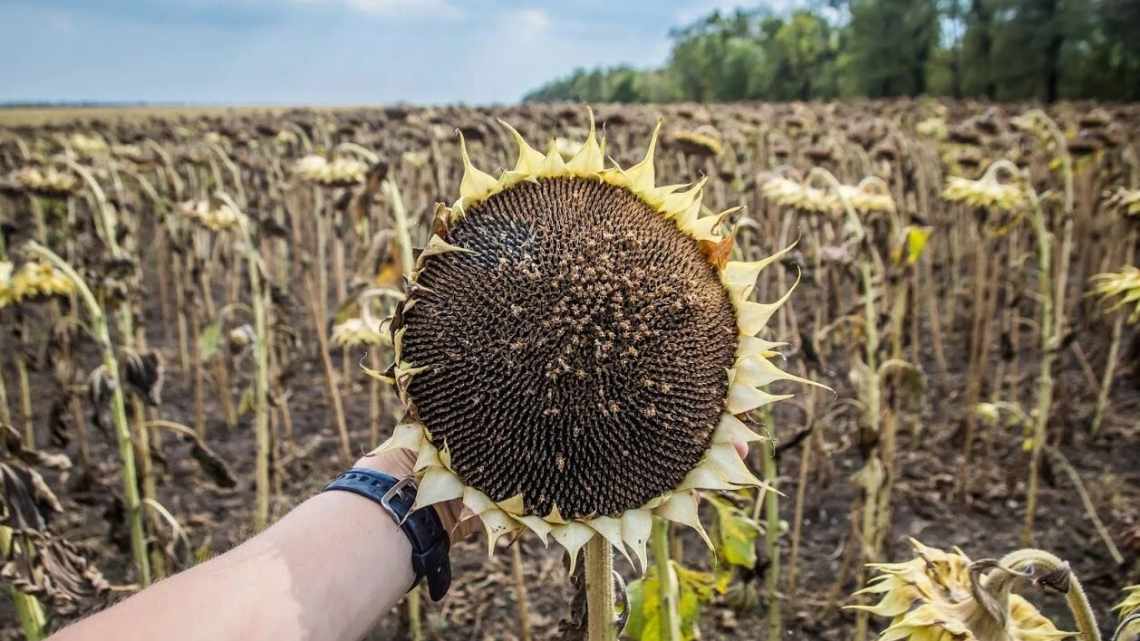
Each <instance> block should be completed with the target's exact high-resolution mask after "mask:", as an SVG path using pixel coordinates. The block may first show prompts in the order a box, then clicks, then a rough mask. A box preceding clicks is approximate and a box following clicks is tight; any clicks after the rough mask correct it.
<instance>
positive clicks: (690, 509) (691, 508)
mask: <svg viewBox="0 0 1140 641" xmlns="http://www.w3.org/2000/svg"><path fill="white" fill-rule="evenodd" d="M655 512H656V513H657V516H660V517H662V518H664V519H668V520H670V521H673V522H674V523H680V524H681V525H687V526H689V527H691V528H693V529H694V530H696V531H697V534H699V535H700V537H701V540H702V541H704V542H705V545H707V546H709V549H710V550H712V549H715V548H714V547H713V543H712V539H710V538H709V535H708V532H705V528H704V526H703V525H701V518H700V515H699V514H698V512H697V495H696V494H695V493H690V492H678V493H676V494H673V495H672V496H670V497H669V498H668V500H666V501H665V502H664V503H663V504H661V506H660V507H658V508H657V509H656V510H655Z"/></svg>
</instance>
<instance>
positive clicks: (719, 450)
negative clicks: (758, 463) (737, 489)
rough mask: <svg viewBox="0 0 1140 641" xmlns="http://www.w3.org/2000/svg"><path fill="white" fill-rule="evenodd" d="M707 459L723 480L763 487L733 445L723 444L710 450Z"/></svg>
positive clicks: (706, 455) (762, 483)
mask: <svg viewBox="0 0 1140 641" xmlns="http://www.w3.org/2000/svg"><path fill="white" fill-rule="evenodd" d="M705 458H706V461H707V464H708V465H711V466H712V467H713V468H714V469H716V470H717V471H718V472H719V473H720V475H721V478H723V479H724V480H726V481H728V482H729V483H734V484H736V485H751V486H763V485H764V482H763V481H761V480H760V479H758V478H756V476H755V475H754V474H753V473H752V471H751V470H749V469H748V466H747V465H745V464H744V461H743V460H741V458H740V452H738V451H737V450H736V446H734V445H732V444H731V443H721V444H716V445H713V446H712V447H710V448H709V451H708V453H707V454H705Z"/></svg>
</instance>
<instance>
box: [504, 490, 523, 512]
mask: <svg viewBox="0 0 1140 641" xmlns="http://www.w3.org/2000/svg"><path fill="white" fill-rule="evenodd" d="M499 509H501V510H503V511H504V512H506V513H507V514H513V515H515V516H519V515H521V514H522V513H523V512H525V511H526V508H525V507H523V495H522V492H519V493H518V494H516V495H514V496H512V497H511V498H509V499H507V500H505V501H499Z"/></svg>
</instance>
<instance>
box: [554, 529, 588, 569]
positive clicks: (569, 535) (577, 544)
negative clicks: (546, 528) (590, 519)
mask: <svg viewBox="0 0 1140 641" xmlns="http://www.w3.org/2000/svg"><path fill="white" fill-rule="evenodd" d="M550 536H551V537H553V538H554V540H555V541H558V544H559V545H561V546H562V547H563V548H565V549H566V552H567V553H568V554H569V555H570V572H569V573H570V574H574V565H575V564H576V563H577V562H578V551H579V550H581V549H582V546H583V545H586V543H588V542H589V541H590V539H592V538H594V537H595V536H597V535H596V534H594V530H593V529H592V528H590V527H589V526H587V525H584V524H582V523H576V522H575V523H567V524H565V525H556V526H554V527H553V528H551V530H550Z"/></svg>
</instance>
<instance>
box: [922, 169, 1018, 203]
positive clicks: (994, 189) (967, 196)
mask: <svg viewBox="0 0 1140 641" xmlns="http://www.w3.org/2000/svg"><path fill="white" fill-rule="evenodd" d="M942 197H943V198H945V199H946V200H948V201H950V202H960V203H966V204H967V205H970V206H972V207H982V208H985V209H995V210H1000V211H1008V212H1013V211H1018V210H1020V209H1022V208H1023V207H1025V205H1026V202H1027V200H1026V197H1025V191H1024V190H1023V189H1022V188H1021V187H1020V186H1019V185H1017V184H1016V183H1012V182H1010V183H1003V182H999V181H998V180H997V178H996V177H994V176H993V175H991V174H987V175H986V176H983V177H982V178H981V179H979V180H970V179H969V178H961V177H958V176H949V177H948V178H947V179H946V188H945V189H944V190H943V191H942Z"/></svg>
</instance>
